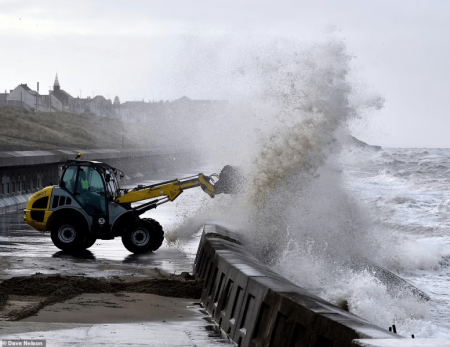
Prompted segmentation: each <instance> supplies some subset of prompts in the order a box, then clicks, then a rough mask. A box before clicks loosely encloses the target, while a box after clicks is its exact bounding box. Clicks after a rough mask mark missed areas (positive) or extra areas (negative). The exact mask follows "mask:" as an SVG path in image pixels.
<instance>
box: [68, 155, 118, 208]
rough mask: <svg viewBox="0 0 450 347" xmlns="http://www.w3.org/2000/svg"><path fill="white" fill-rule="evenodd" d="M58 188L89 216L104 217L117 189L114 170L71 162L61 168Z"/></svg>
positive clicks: (96, 164) (97, 165) (102, 166)
mask: <svg viewBox="0 0 450 347" xmlns="http://www.w3.org/2000/svg"><path fill="white" fill-rule="evenodd" d="M63 170H64V172H63V174H62V176H61V182H60V187H61V188H63V189H65V190H67V191H68V192H69V193H70V194H71V195H72V196H73V197H74V198H75V199H76V200H77V201H78V203H79V204H80V205H81V206H82V207H83V208H84V209H85V211H86V213H87V214H89V215H91V216H106V214H107V204H108V202H109V201H113V200H114V199H115V197H116V195H117V191H118V189H119V186H118V182H117V180H116V178H115V175H114V171H115V169H114V168H112V167H111V166H109V165H108V164H105V163H100V162H93V161H76V162H75V161H72V162H68V163H66V165H65V166H64V167H63Z"/></svg>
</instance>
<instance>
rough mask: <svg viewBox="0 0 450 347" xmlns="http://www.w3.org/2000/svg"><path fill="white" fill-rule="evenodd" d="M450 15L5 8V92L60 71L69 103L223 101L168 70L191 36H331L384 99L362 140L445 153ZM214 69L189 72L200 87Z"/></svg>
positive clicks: (446, 5) (271, 7)
mask: <svg viewBox="0 0 450 347" xmlns="http://www.w3.org/2000/svg"><path fill="white" fill-rule="evenodd" d="M449 18H450V1H448V0H421V1H418V0H372V1H365V0H354V1H351V0H341V1H335V0H328V1H325V0H316V1H301V0H297V1H287V0H281V1H263V0H258V1H254V0H251V1H243V0H240V1H236V0H228V1H211V0H209V1H206V0H192V1H187V0H172V1H170V0H168V1H162V0H159V1H150V0H145V1H144V0H127V1H120V0H108V1H103V0H97V1H94V0H90V1H88V0H79V1H76V2H74V1H66V0H64V1H61V0H60V1H56V0H40V1H30V0H0V51H1V54H0V66H1V67H0V90H5V89H8V90H9V89H13V88H14V87H15V86H17V85H18V84H19V83H28V85H29V86H30V87H32V88H33V89H35V86H36V82H38V81H39V82H40V91H41V93H43V94H44V93H47V90H48V89H49V87H50V86H51V85H52V84H53V81H54V77H55V73H56V72H57V73H58V75H59V79H60V82H61V87H62V88H63V89H64V90H66V91H68V92H69V93H71V94H72V95H73V96H75V97H76V96H79V95H80V94H81V96H82V97H86V96H87V95H90V96H92V95H97V94H99V95H103V96H105V97H108V96H109V97H110V98H113V97H114V96H115V95H118V96H119V98H120V99H121V100H122V101H125V100H142V99H144V100H146V101H148V100H160V99H164V100H166V99H169V100H173V99H177V98H179V97H181V96H183V95H186V96H188V97H190V98H194V99H207V98H211V99H222V98H223V96H224V95H223V89H222V88H221V87H220V86H217V85H214V83H213V82H215V83H219V84H220V81H210V82H208V83H203V84H202V83H200V84H199V85H197V86H196V87H195V88H189V89H188V90H184V89H183V85H178V84H177V81H176V74H174V73H173V71H174V69H173V67H174V66H175V65H176V64H177V60H179V59H182V57H183V50H186V49H187V50H189V49H190V46H189V42H190V41H189V40H194V41H195V37H197V36H201V37H205V38H207V39H206V42H216V44H217V42H220V38H221V37H224V35H225V36H226V35H228V37H231V38H232V37H233V35H234V37H236V38H237V39H239V38H240V36H241V34H242V33H245V34H244V36H245V35H247V34H248V35H251V36H252V37H274V38H276V37H286V38H289V39H295V40H300V41H305V42H315V41H322V40H324V37H325V36H326V35H327V34H326V32H327V31H329V30H330V28H335V29H334V31H335V32H337V34H336V35H337V36H338V37H339V38H341V39H342V40H345V43H346V45H347V49H348V51H349V53H350V54H351V55H353V56H355V59H354V60H353V63H352V67H353V72H354V73H355V74H356V75H358V76H359V77H360V79H361V80H363V81H364V82H365V84H366V86H367V88H368V89H370V90H373V91H376V92H378V93H379V94H381V95H383V96H384V97H385V99H386V103H385V108H384V109H383V110H381V111H379V112H378V113H377V114H376V115H374V116H373V117H372V119H371V120H369V121H368V123H367V130H365V131H359V132H358V135H360V137H361V139H363V140H366V141H368V142H371V143H378V144H381V145H383V146H393V147H450V136H449V132H450V111H449V110H450V68H449V62H450V20H449ZM230 33H231V34H230ZM193 38H194V39H193ZM214 38H219V39H217V40H216V39H214ZM208 40H209V41H208ZM206 45H208V43H206ZM192 49H193V50H195V47H194V48H192ZM214 49H215V47H214V44H211V47H210V50H209V52H210V51H211V50H214ZM206 52H208V50H206ZM204 53H205V51H204V50H203V51H199V54H204ZM189 54H190V55H191V56H192V54H196V53H195V51H194V53H193V52H189ZM202 59H203V60H204V59H205V57H203V58H202ZM175 70H176V69H175ZM209 72H210V69H207V68H205V71H196V72H195V74H198V75H199V76H202V74H203V77H199V79H198V81H208V73H209ZM190 73H192V72H190ZM211 80H212V79H211Z"/></svg>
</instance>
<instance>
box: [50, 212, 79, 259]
mask: <svg viewBox="0 0 450 347" xmlns="http://www.w3.org/2000/svg"><path fill="white" fill-rule="evenodd" d="M51 238H52V241H53V244H54V245H55V246H56V247H58V248H59V249H61V250H63V251H77V250H80V249H82V248H83V243H84V240H85V238H86V234H85V233H84V232H83V230H82V229H81V227H80V225H79V224H78V223H77V222H76V221H75V220H73V219H69V218H68V219H58V220H57V221H55V222H54V223H53V225H52V230H51Z"/></svg>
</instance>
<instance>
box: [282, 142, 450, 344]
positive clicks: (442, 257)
mask: <svg viewBox="0 0 450 347" xmlns="http://www.w3.org/2000/svg"><path fill="white" fill-rule="evenodd" d="M449 169H450V149H385V148H383V149H381V150H374V149H373V148H369V147H366V148H363V147H354V146H347V147H345V148H344V149H343V150H342V151H341V153H339V154H338V155H337V156H336V157H335V158H334V159H333V160H330V162H329V163H325V165H324V166H323V167H321V168H320V169H319V170H318V172H319V173H320V176H318V177H317V178H316V182H312V183H311V185H310V186H309V187H308V188H307V189H305V190H304V191H303V196H302V198H300V199H299V200H298V202H297V204H296V205H295V206H293V207H291V208H290V209H288V212H287V213H286V215H285V218H286V219H287V220H289V221H290V225H289V228H290V229H291V230H292V231H291V232H290V236H289V237H290V240H289V242H288V246H287V247H286V249H285V250H284V252H283V255H282V256H281V257H278V258H277V260H276V261H275V262H274V265H273V267H274V268H275V269H276V270H277V271H279V272H280V273H282V274H284V275H285V276H286V277H289V278H290V279H291V280H293V281H294V282H296V283H297V284H298V285H300V286H303V287H306V288H311V289H315V290H318V291H319V292H320V293H321V294H320V295H321V296H322V297H323V298H325V299H327V300H329V301H331V302H333V303H335V304H336V305H340V306H342V303H344V302H345V305H346V306H347V307H348V308H349V311H350V312H352V313H355V314H356V315H358V316H360V317H363V318H365V319H367V320H369V321H370V322H372V323H374V324H376V325H379V326H381V327H386V329H387V328H388V327H389V326H390V325H392V324H396V327H397V331H398V333H399V334H402V335H404V336H410V335H411V334H414V335H415V336H416V337H422V338H436V337H440V338H448V337H450V320H449V317H450V286H449V284H450V278H449V275H450V267H449V265H450V233H449V231H450V229H449V227H450V215H449V214H448V212H449V208H450V206H449V204H450V177H449V171H450V170H449ZM350 258H351V259H350ZM362 260H369V261H370V262H371V263H375V264H377V265H380V266H382V267H384V268H386V269H388V270H390V271H392V272H393V273H395V274H396V275H398V276H400V277H401V278H403V279H405V280H407V281H408V282H409V283H410V284H412V285H414V286H415V287H417V288H418V289H420V290H422V291H423V292H425V293H426V294H427V295H429V297H430V300H429V301H425V300H421V299H420V298H418V297H416V296H414V295H413V294H412V293H411V291H409V290H407V289H399V290H398V291H396V292H394V293H392V292H390V291H389V288H388V285H387V284H386V283H383V282H381V281H380V280H379V279H378V278H377V277H376V276H375V274H374V273H372V272H371V271H370V269H359V270H354V269H355V267H354V266H351V265H349V264H351V263H352V262H353V263H355V262H356V263H357V262H358V261H362Z"/></svg>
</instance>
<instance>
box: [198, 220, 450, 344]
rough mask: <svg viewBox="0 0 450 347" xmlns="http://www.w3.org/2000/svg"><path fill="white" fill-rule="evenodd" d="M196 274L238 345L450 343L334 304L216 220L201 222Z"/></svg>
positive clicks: (207, 302) (211, 309)
mask: <svg viewBox="0 0 450 347" xmlns="http://www.w3.org/2000/svg"><path fill="white" fill-rule="evenodd" d="M194 274H195V276H196V277H197V278H198V279H200V280H203V281H204V285H203V292H202V297H201V301H202V304H203V306H204V307H205V309H206V311H208V313H209V314H210V315H211V316H212V318H213V320H214V321H215V322H216V323H217V324H218V325H219V326H220V328H221V329H222V330H223V331H224V332H225V333H226V334H227V335H228V336H229V337H230V339H232V340H233V341H234V342H236V343H237V344H238V346H241V347H247V346H249V347H250V346H251V347H263V346H264V347H272V346H289V347H300V346H310V347H331V346H334V347H336V346H385V347H389V346H431V345H432V344H431V345H430V344H429V343H430V341H434V342H435V343H436V344H435V346H450V341H449V340H426V339H423V340H418V339H415V340H413V339H406V338H402V336H400V335H397V334H393V333H390V332H389V331H388V330H387V329H382V328H380V327H378V326H375V325H373V324H371V323H369V322H367V321H366V320H364V319H362V318H360V317H358V316H355V315H353V314H351V313H349V312H347V311H344V310H342V309H340V308H338V307H336V306H334V305H332V304H331V303H329V302H327V301H325V300H323V299H321V298H320V297H318V296H317V295H315V294H314V293H311V292H309V291H307V290H305V289H303V288H301V287H299V286H297V285H295V284H294V283H292V282H290V281H289V280H287V279H285V278H283V277H282V276H280V275H278V274H276V273H275V272H273V271H272V270H271V269H270V268H268V267H266V266H265V265H263V264H261V263H260V262H259V261H258V260H257V259H256V258H255V257H253V256H252V255H251V254H250V253H249V252H248V251H247V250H246V249H245V247H243V246H242V245H241V244H240V241H239V238H238V236H237V235H236V233H234V232H233V231H230V230H227V229H225V228H223V227H220V226H217V225H214V224H207V225H205V226H204V231H203V235H202V238H201V241H200V245H199V249H198V252H197V257H196V260H195V263H194ZM419 341H422V343H423V344H420V342H419ZM418 343H419V344H418Z"/></svg>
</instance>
